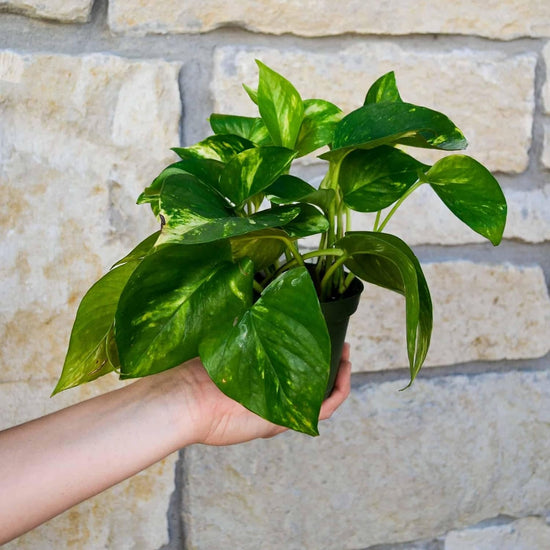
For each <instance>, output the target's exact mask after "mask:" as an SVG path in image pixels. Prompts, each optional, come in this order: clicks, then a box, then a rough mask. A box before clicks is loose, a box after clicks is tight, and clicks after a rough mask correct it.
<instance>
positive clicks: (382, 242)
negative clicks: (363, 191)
mask: <svg viewBox="0 0 550 550" xmlns="http://www.w3.org/2000/svg"><path fill="white" fill-rule="evenodd" d="M336 246H337V247H339V248H343V249H344V250H345V252H346V254H347V255H349V259H348V260H347V261H346V262H345V265H346V267H347V268H348V269H349V270H350V271H351V272H352V273H354V274H355V275H356V276H357V277H359V278H361V279H363V280H364V281H366V282H368V283H372V284H375V285H378V286H381V287H383V288H387V289H389V290H393V291H394V292H398V293H400V294H402V295H404V296H405V307H406V330H407V354H408V357H409V368H410V375H411V381H410V383H411V384H412V382H413V380H414V379H415V377H416V375H417V374H418V371H419V370H420V368H421V367H422V364H423V363H424V359H425V358H426V354H427V353H428V348H429V345H430V337H431V333H432V324H433V321H432V302H431V298H430V291H429V289H428V285H427V283H426V279H425V278H424V274H423V272H422V268H421V267H420V263H419V262H418V259H417V258H416V256H415V255H414V253H413V251H412V250H411V249H410V248H409V247H408V246H407V245H406V244H405V243H404V242H403V241H402V240H401V239H399V238H397V237H395V236H394V235H390V234H388V233H374V232H369V231H352V232H349V233H347V234H346V236H345V237H344V238H343V239H341V240H340V241H339V242H338V243H337V245H336ZM409 385H410V384H409Z"/></svg>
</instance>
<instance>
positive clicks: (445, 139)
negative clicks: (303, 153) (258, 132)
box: [321, 102, 467, 158]
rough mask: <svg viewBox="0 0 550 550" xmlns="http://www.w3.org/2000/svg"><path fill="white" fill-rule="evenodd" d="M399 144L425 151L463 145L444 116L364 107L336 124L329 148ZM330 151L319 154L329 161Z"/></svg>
mask: <svg viewBox="0 0 550 550" xmlns="http://www.w3.org/2000/svg"><path fill="white" fill-rule="evenodd" d="M395 143H401V144H406V145H412V146H414V147H425V148H428V149H444V150H456V149H464V148H465V147H466V145H467V142H466V139H465V138H464V135H463V134H462V132H461V131H460V130H459V129H458V128H457V127H456V126H455V125H454V124H453V122H451V121H450V120H449V119H448V118H447V117H446V116H445V115H444V114H442V113H439V112H437V111H433V110H431V109H428V108H426V107H419V106H417V105H412V104H410V103H402V102H401V103H400V102H394V103H389V102H383V103H372V104H369V105H364V106H363V107H360V108H359V109H357V110H355V111H353V112H351V113H350V114H349V115H347V116H346V117H344V118H343V119H342V120H341V122H339V123H338V125H337V126H336V129H335V131H334V140H333V143H332V144H333V149H334V150H337V149H342V148H350V147H361V148H362V149H372V148H374V147H378V146H379V145H392V144H395ZM330 155H331V152H329V153H325V155H321V158H330Z"/></svg>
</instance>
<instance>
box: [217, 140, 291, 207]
mask: <svg viewBox="0 0 550 550" xmlns="http://www.w3.org/2000/svg"><path fill="white" fill-rule="evenodd" d="M295 156H296V153H295V152H294V151H291V150H289V149H285V148H283V147H257V148H254V149H248V150H246V151H243V152H242V153H240V154H238V155H236V156H235V157H234V158H233V159H232V160H231V162H229V163H228V164H227V166H226V167H225V170H224V171H223V172H222V174H221V176H220V183H219V185H220V189H221V191H222V193H223V194H224V195H225V196H226V197H227V198H229V199H230V200H231V201H232V202H233V204H235V205H236V206H240V205H242V204H243V203H244V202H245V201H246V200H248V199H249V198H250V197H252V196H254V195H256V194H258V193H260V192H261V191H263V190H264V189H265V188H266V187H269V186H270V185H271V184H272V183H273V182H274V181H275V180H276V179H277V178H278V177H279V176H280V175H281V174H282V173H283V172H285V171H286V170H287V169H288V167H289V166H290V163H291V162H292V159H293V158H294V157H295Z"/></svg>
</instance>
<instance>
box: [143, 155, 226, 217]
mask: <svg viewBox="0 0 550 550" xmlns="http://www.w3.org/2000/svg"><path fill="white" fill-rule="evenodd" d="M223 168H224V164H223V163H222V162H220V161H217V160H212V159H204V158H198V157H189V158H186V159H185V160H181V161H179V162H175V163H174V164H171V165H170V166H168V167H166V168H165V169H164V170H163V171H162V172H161V173H160V174H159V175H158V176H157V177H156V178H155V179H154V180H153V182H152V183H151V185H149V187H146V188H145V190H144V191H143V193H141V195H140V196H139V197H138V200H137V204H143V203H150V204H151V209H152V210H153V213H154V214H155V216H158V214H159V212H160V207H159V200H160V195H161V193H162V188H163V186H164V182H165V181H166V179H167V178H168V177H170V176H173V175H178V174H192V175H194V176H196V177H197V178H199V179H200V180H201V181H202V182H203V183H206V184H207V185H209V186H210V187H212V188H213V189H217V188H218V180H219V178H220V174H221V172H222V170H223Z"/></svg>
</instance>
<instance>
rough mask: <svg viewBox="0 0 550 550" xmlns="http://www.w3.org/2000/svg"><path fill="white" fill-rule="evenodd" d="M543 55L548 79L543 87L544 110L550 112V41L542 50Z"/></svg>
mask: <svg viewBox="0 0 550 550" xmlns="http://www.w3.org/2000/svg"><path fill="white" fill-rule="evenodd" d="M542 57H543V59H544V64H545V65H546V80H545V81H544V85H543V89H542V97H543V104H544V112H545V113H546V114H550V74H549V72H548V67H550V43H549V44H546V46H545V47H544V49H543V50H542Z"/></svg>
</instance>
